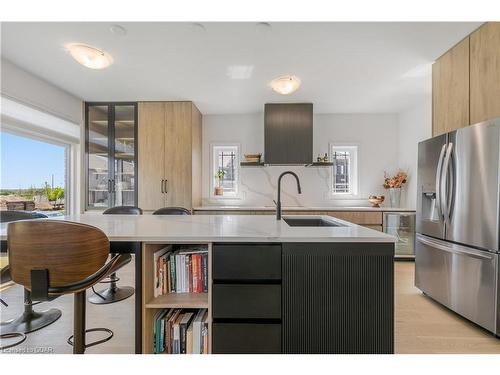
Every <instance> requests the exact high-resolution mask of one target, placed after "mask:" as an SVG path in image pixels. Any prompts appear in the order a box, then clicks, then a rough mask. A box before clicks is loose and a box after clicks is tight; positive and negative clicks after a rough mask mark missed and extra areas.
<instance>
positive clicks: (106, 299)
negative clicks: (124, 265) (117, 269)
mask: <svg viewBox="0 0 500 375" xmlns="http://www.w3.org/2000/svg"><path fill="white" fill-rule="evenodd" d="M118 280H120V279H119V278H118V277H117V276H116V273H112V274H111V275H110V276H109V281H106V282H109V287H108V288H106V289H104V290H101V291H99V292H96V291H95V289H94V288H93V287H92V290H94V295H93V296H90V297H89V302H90V303H93V304H95V305H103V304H107V303H114V302H118V301H121V300H124V299H126V298H128V297H130V296H132V295H133V294H134V288H132V287H131V286H123V287H119V286H118V285H117V284H116V283H117V282H118Z"/></svg>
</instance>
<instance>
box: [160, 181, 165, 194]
mask: <svg viewBox="0 0 500 375" xmlns="http://www.w3.org/2000/svg"><path fill="white" fill-rule="evenodd" d="M164 181H165V180H161V185H160V186H161V193H162V194H164V193H165V191H164V190H163V183H164Z"/></svg>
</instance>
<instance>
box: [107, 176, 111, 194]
mask: <svg viewBox="0 0 500 375" xmlns="http://www.w3.org/2000/svg"><path fill="white" fill-rule="evenodd" d="M108 193H111V179H109V178H108Z"/></svg>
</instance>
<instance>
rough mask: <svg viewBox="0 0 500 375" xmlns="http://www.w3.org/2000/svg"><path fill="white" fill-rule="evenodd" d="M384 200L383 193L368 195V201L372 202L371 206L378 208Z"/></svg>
mask: <svg viewBox="0 0 500 375" xmlns="http://www.w3.org/2000/svg"><path fill="white" fill-rule="evenodd" d="M384 200H385V197H384V196H383V195H370V196H369V197H368V202H370V203H371V204H372V207H374V208H379V207H380V204H381V203H382V202H383V201H384Z"/></svg>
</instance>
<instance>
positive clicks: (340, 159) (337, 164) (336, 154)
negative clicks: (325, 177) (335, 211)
mask: <svg viewBox="0 0 500 375" xmlns="http://www.w3.org/2000/svg"><path fill="white" fill-rule="evenodd" d="M330 155H331V160H332V162H333V170H332V194H334V195H338V196H347V195H351V196H352V195H357V194H358V146H339V145H331V146H330Z"/></svg>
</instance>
